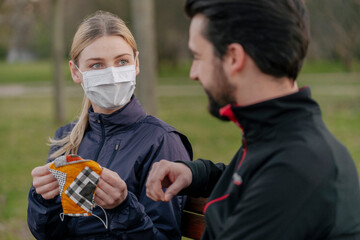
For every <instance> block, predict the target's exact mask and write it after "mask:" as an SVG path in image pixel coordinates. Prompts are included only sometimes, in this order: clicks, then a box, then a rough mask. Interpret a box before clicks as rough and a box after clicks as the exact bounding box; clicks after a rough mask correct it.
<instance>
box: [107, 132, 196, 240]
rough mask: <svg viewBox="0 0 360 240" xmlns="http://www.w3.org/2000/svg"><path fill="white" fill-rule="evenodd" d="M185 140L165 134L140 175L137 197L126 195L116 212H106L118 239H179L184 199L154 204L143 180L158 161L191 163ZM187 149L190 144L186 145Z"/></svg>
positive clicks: (149, 155)
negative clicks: (147, 194)
mask: <svg viewBox="0 0 360 240" xmlns="http://www.w3.org/2000/svg"><path fill="white" fill-rule="evenodd" d="M182 141H184V139H181V138H180V136H179V134H177V133H176V132H168V133H167V134H165V135H164V136H163V137H162V139H161V140H160V141H159V142H158V143H156V144H155V145H154V146H153V147H152V149H153V151H151V152H150V153H148V156H147V158H146V159H143V160H142V161H143V165H142V166H141V167H140V170H138V171H140V172H141V174H139V178H140V179H139V180H140V181H139V183H140V186H139V187H140V190H139V195H138V196H136V194H134V193H132V192H129V193H128V197H127V199H126V200H125V201H124V202H123V203H122V204H121V205H120V206H118V207H116V208H115V209H112V210H110V211H107V215H108V217H109V229H110V231H111V232H112V233H113V234H115V235H116V236H117V237H118V238H119V239H156V240H165V239H169V240H170V239H181V229H180V225H181V213H182V209H183V205H184V198H185V197H183V196H178V197H174V198H173V199H172V200H171V201H170V202H154V201H153V200H151V199H149V198H148V197H147V196H146V187H145V183H146V178H147V176H148V173H149V171H150V169H151V165H152V164H153V163H154V162H158V161H160V160H161V159H168V160H171V161H174V160H179V159H182V160H185V161H189V160H191V154H192V152H191V149H189V148H188V147H185V146H186V144H185V143H184V142H182ZM188 146H189V145H188Z"/></svg>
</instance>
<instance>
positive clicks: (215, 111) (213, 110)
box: [206, 92, 230, 121]
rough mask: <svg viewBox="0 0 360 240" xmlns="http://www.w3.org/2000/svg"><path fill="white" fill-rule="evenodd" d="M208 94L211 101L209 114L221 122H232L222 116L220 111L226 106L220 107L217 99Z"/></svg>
mask: <svg viewBox="0 0 360 240" xmlns="http://www.w3.org/2000/svg"><path fill="white" fill-rule="evenodd" d="M206 94H207V96H208V99H209V106H208V110H209V113H210V114H211V115H212V116H214V117H216V118H217V119H220V120H221V121H230V119H229V118H227V117H225V116H222V115H220V109H221V108H222V107H224V106H225V105H226V104H225V105H219V104H218V103H217V102H216V101H215V99H214V98H213V97H212V96H211V95H210V94H209V93H208V92H207V93H206Z"/></svg>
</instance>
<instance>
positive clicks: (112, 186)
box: [95, 168, 128, 209]
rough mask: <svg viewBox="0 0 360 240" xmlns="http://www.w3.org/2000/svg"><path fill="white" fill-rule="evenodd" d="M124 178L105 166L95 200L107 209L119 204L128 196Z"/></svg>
mask: <svg viewBox="0 0 360 240" xmlns="http://www.w3.org/2000/svg"><path fill="white" fill-rule="evenodd" d="M127 195H128V191H127V186H126V183H125V182H124V180H122V179H121V178H120V176H119V174H117V173H116V172H113V171H111V170H109V169H107V168H103V171H102V173H101V176H100V180H99V182H98V185H97V189H96V193H95V202H96V204H97V205H99V206H101V207H103V208H105V209H113V208H115V207H117V206H119V205H120V204H121V203H122V202H123V201H124V200H125V199H126V197H127Z"/></svg>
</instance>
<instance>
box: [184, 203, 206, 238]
mask: <svg viewBox="0 0 360 240" xmlns="http://www.w3.org/2000/svg"><path fill="white" fill-rule="evenodd" d="M206 201H207V198H193V197H188V198H187V200H186V204H185V208H184V211H183V213H182V220H181V231H182V236H184V237H187V238H191V239H195V240H199V239H200V238H201V235H202V233H203V232H204V229H205V219H204V215H203V214H202V211H203V208H204V206H205V204H206Z"/></svg>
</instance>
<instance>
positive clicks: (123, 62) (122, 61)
mask: <svg viewBox="0 0 360 240" xmlns="http://www.w3.org/2000/svg"><path fill="white" fill-rule="evenodd" d="M127 63H128V61H127V60H120V61H119V65H120V66H123V65H126V64H127Z"/></svg>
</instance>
